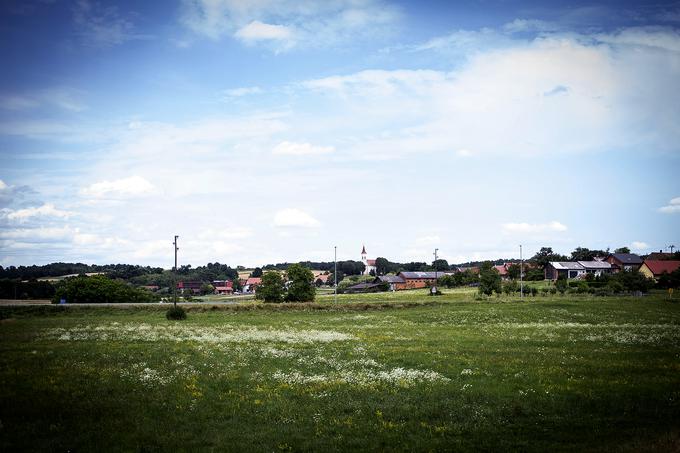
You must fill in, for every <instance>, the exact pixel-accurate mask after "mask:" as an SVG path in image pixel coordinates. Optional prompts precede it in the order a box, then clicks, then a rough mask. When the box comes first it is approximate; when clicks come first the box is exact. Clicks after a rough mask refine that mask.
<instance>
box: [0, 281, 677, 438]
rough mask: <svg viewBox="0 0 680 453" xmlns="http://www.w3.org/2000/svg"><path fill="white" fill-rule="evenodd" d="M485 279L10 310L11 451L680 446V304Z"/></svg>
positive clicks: (3, 433)
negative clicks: (477, 288) (524, 289)
mask: <svg viewBox="0 0 680 453" xmlns="http://www.w3.org/2000/svg"><path fill="white" fill-rule="evenodd" d="M474 294H475V293H474V290H456V291H448V292H446V293H445V294H444V295H443V296H440V297H429V296H426V295H425V293H424V291H408V292H400V293H383V294H370V295H341V296H339V300H340V301H341V302H340V303H339V304H337V305H336V304H335V303H334V302H333V297H332V296H323V297H320V298H319V301H318V303H317V304H314V305H311V306H304V305H297V306H296V307H295V309H290V310H286V309H282V306H274V307H271V306H264V305H262V304H259V305H252V304H251V305H249V306H231V305H227V306H220V307H217V308H216V309H214V310H211V309H210V308H208V307H205V306H198V307H190V308H188V315H189V317H188V319H187V320H186V321H182V322H177V321H175V322H172V321H167V320H166V319H165V317H164V311H163V309H164V308H167V307H159V306H158V305H153V306H148V307H143V308H138V309H119V308H104V307H101V308H99V307H98V308H76V307H73V308H70V309H69V308H66V309H64V308H62V307H36V308H31V307H22V308H11V309H10V308H0V314H1V315H2V316H0V319H2V321H0V403H1V404H0V423H1V424H0V449H1V450H2V451H17V450H21V451H23V450H34V451H35V450H75V451H90V450H95V449H96V450H105V451H109V450H114V451H130V450H145V451H148V450H155V451H167V450H184V451H197V450H210V451H213V450H214V451H229V450H231V451H243V450H247V451H276V450H294V451H300V450H305V451H320V450H327V451H346V450H419V451H422V450H476V451H478V450H489V451H506V450H511V451H512V450H515V451H554V450H557V451H574V450H586V451H611V450H622V451H640V450H647V451H648V450H656V451H669V450H677V449H678V448H679V447H680V429H679V428H680V422H679V421H678V420H680V304H678V303H677V302H668V301H665V300H663V297H662V296H661V295H658V296H649V297H642V298H590V297H585V296H583V297H578V296H575V297H572V296H569V297H559V296H557V297H541V296H539V297H535V298H529V299H526V300H525V301H523V302H520V301H519V300H518V299H516V298H513V299H508V298H496V297H492V298H490V299H488V300H485V301H478V300H475V298H474ZM248 307H251V308H252V307H258V308H259V309H251V310H246V309H245V308H248ZM301 307H302V308H301ZM305 307H306V308H305ZM399 307H401V308H399ZM312 308H313V309H312ZM3 318H4V319H3Z"/></svg>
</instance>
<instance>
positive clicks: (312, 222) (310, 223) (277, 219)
mask: <svg viewBox="0 0 680 453" xmlns="http://www.w3.org/2000/svg"><path fill="white" fill-rule="evenodd" d="M274 226H277V227H304V228H315V227H319V226H321V223H320V222H319V221H318V220H316V219H315V218H314V217H312V216H311V215H309V214H307V213H306V212H304V211H301V210H300V209H295V208H288V209H282V210H280V211H278V212H277V213H276V214H275V215H274Z"/></svg>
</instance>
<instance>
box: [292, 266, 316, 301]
mask: <svg viewBox="0 0 680 453" xmlns="http://www.w3.org/2000/svg"><path fill="white" fill-rule="evenodd" d="M286 274H287V275H288V293H287V294H286V300H287V301H289V302H311V301H313V300H314V296H315V295H316V288H315V287H314V274H313V273H312V271H311V270H309V269H308V268H306V267H304V266H303V265H301V264H293V265H292V266H290V267H289V268H288V271H287V272H286Z"/></svg>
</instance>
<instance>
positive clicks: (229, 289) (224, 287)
mask: <svg viewBox="0 0 680 453" xmlns="http://www.w3.org/2000/svg"><path fill="white" fill-rule="evenodd" d="M213 286H214V287H215V294H233V293H234V282H232V281H231V280H215V281H213Z"/></svg>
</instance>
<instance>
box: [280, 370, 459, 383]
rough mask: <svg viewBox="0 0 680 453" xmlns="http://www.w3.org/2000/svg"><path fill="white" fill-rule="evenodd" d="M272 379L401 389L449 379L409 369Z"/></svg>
mask: <svg viewBox="0 0 680 453" xmlns="http://www.w3.org/2000/svg"><path fill="white" fill-rule="evenodd" d="M272 378H273V379H274V380H276V381H280V382H285V383H286V384H289V385H307V384H314V383H329V384H330V383H337V384H351V385H357V386H364V385H373V384H390V385H398V386H401V387H412V386H414V385H416V384H418V383H421V382H448V381H449V379H448V378H447V377H445V376H442V375H441V374H439V373H437V372H436V371H432V370H414V369H409V368H392V369H389V370H369V369H359V370H351V369H345V370H341V371H338V372H332V373H328V374H303V373H300V372H299V371H291V372H288V373H285V372H283V371H276V372H275V373H274V374H273V375H272Z"/></svg>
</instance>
